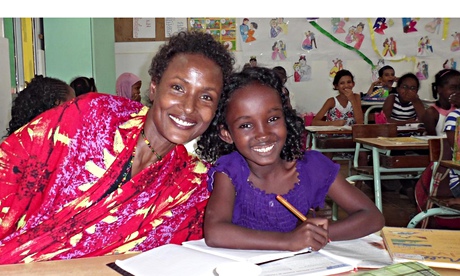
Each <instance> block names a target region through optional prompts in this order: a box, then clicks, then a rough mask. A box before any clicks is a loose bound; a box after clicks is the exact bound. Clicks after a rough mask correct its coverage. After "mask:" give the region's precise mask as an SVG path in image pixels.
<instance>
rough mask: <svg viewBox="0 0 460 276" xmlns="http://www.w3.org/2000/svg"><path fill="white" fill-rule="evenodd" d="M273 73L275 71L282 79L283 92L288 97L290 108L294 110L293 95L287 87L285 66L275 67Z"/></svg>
mask: <svg viewBox="0 0 460 276" xmlns="http://www.w3.org/2000/svg"><path fill="white" fill-rule="evenodd" d="M273 71H275V72H276V73H277V74H278V76H279V77H280V78H281V81H282V83H283V92H284V93H285V94H286V95H287V99H288V105H289V107H290V108H292V104H291V95H290V93H289V90H288V89H287V87H286V81H287V74H286V69H284V67H283V66H275V67H273Z"/></svg>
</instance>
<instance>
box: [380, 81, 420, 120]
mask: <svg viewBox="0 0 460 276" xmlns="http://www.w3.org/2000/svg"><path fill="white" fill-rule="evenodd" d="M419 88H420V81H419V80H418V78H417V76H415V75H414V74H413V73H407V74H404V75H403V76H401V77H400V78H399V79H398V83H397V85H396V92H397V93H396V94H390V95H388V97H387V98H386V99H385V102H384V103H383V107H382V111H383V114H384V115H385V118H386V121H387V123H396V124H397V125H405V124H408V123H418V122H419V120H421V119H422V118H423V115H424V114H425V107H424V105H423V102H422V100H420V98H419V96H418V94H417V92H418V89H419Z"/></svg>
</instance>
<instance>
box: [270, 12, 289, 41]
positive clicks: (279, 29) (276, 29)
mask: <svg viewBox="0 0 460 276" xmlns="http://www.w3.org/2000/svg"><path fill="white" fill-rule="evenodd" d="M280 34H284V35H287V34H288V24H287V23H286V22H284V18H282V17H279V18H272V19H270V37H271V38H276V37H278V35H280Z"/></svg>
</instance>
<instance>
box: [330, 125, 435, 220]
mask: <svg viewBox="0 0 460 276" xmlns="http://www.w3.org/2000/svg"><path fill="white" fill-rule="evenodd" d="M396 136H398V129H397V125H396V124H357V125H353V126H352V137H353V141H355V139H356V138H377V137H396ZM355 142H356V141H355ZM355 144H356V145H355V154H354V159H353V166H352V168H351V170H350V171H351V175H350V176H348V177H347V178H346V179H347V181H348V182H350V183H351V184H354V182H355V181H361V180H371V181H373V180H374V169H373V166H369V165H365V166H361V165H360V164H358V160H359V152H360V151H367V150H366V149H363V148H362V146H361V143H358V142H356V143H355ZM410 162H414V163H413V164H412V163H411V164H410V165H409V163H410ZM380 163H381V164H387V165H388V166H389V167H392V168H394V167H397V166H401V167H426V166H427V165H428V163H429V160H428V156H421V157H419V158H414V157H413V156H405V155H397V156H390V155H382V156H380ZM419 175H420V172H419V171H414V172H411V171H405V172H398V173H396V172H382V173H381V179H382V180H387V179H414V178H418V177H419ZM337 211H338V210H337V205H336V204H335V202H333V205H332V220H337Z"/></svg>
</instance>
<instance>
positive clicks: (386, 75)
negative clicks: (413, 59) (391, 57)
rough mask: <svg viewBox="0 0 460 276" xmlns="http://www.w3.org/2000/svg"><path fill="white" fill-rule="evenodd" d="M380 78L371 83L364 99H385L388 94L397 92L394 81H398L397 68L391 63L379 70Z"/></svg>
mask: <svg viewBox="0 0 460 276" xmlns="http://www.w3.org/2000/svg"><path fill="white" fill-rule="evenodd" d="M378 74H379V78H378V79H377V80H376V81H374V82H372V83H371V86H370V87H369V90H368V91H367V93H366V95H365V96H364V97H363V100H384V99H385V98H386V97H388V95H390V94H392V93H396V90H395V89H394V88H393V83H394V82H395V81H398V78H397V77H396V76H395V70H394V69H393V67H391V66H390V65H385V66H383V67H382V68H380V69H379V71H378Z"/></svg>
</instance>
